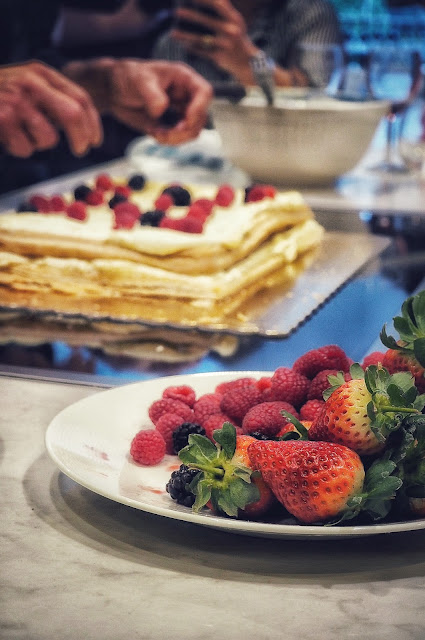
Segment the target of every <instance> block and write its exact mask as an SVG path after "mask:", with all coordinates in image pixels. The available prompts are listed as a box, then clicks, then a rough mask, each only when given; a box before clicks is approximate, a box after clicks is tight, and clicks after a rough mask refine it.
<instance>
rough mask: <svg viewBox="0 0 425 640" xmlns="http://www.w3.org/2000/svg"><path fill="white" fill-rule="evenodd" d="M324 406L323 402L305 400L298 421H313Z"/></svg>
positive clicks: (315, 399)
mask: <svg viewBox="0 0 425 640" xmlns="http://www.w3.org/2000/svg"><path fill="white" fill-rule="evenodd" d="M324 404H325V401H324V400H318V399H317V398H314V399H313V400H307V402H306V403H305V404H303V406H302V407H301V409H300V419H301V421H303V420H308V421H313V420H315V419H316V418H317V416H318V415H319V413H320V412H321V410H322V407H323V405H324Z"/></svg>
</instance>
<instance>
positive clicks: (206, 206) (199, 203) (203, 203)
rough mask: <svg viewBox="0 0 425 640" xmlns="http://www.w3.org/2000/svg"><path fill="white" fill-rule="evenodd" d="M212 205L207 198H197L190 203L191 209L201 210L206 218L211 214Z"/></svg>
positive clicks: (213, 203) (212, 201) (211, 201)
mask: <svg viewBox="0 0 425 640" xmlns="http://www.w3.org/2000/svg"><path fill="white" fill-rule="evenodd" d="M214 205H215V202H214V200H209V199H208V198H197V200H194V201H193V202H192V207H198V208H200V209H202V210H203V211H204V212H205V214H206V215H207V216H209V215H210V213H211V212H212V210H213V208H214Z"/></svg>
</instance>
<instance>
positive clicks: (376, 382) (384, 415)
mask: <svg viewBox="0 0 425 640" xmlns="http://www.w3.org/2000/svg"><path fill="white" fill-rule="evenodd" d="M357 367H358V369H359V370H360V371H362V369H361V367H360V366H359V365H357ZM351 371H353V368H352V369H351ZM364 375H365V378H364V379H363V378H357V379H353V380H349V381H348V382H345V383H344V384H342V385H341V386H339V387H337V388H336V389H335V390H333V392H332V393H331V395H330V397H329V398H328V399H327V400H326V402H325V405H324V406H323V409H322V411H321V413H320V414H319V415H318V417H317V418H316V419H315V421H314V423H313V425H312V427H311V429H310V431H309V437H310V439H311V440H326V441H329V442H336V443H338V444H342V445H345V446H347V447H350V448H351V449H353V450H354V451H357V453H359V454H360V455H371V454H375V453H378V452H379V451H381V450H382V449H383V448H384V446H385V442H386V439H387V437H388V435H389V434H390V433H391V432H392V431H394V430H396V429H397V428H398V427H399V426H400V424H401V420H402V419H403V417H404V416H405V415H406V414H408V413H416V414H417V413H419V411H418V410H417V409H415V408H414V400H415V399H416V395H417V393H416V390H415V389H414V387H413V385H412V384H411V382H409V377H404V376H403V380H400V379H398V380H397V379H396V378H394V376H390V374H389V373H388V371H386V369H379V368H378V367H375V366H371V367H368V369H366V371H365V372H364ZM399 375H400V374H399ZM406 375H407V374H406ZM409 385H410V387H409ZM411 394H413V395H411Z"/></svg>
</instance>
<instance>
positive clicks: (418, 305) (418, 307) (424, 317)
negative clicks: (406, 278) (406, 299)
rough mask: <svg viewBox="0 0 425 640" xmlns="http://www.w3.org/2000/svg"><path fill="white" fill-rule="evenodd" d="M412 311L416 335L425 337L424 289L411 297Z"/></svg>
mask: <svg viewBox="0 0 425 640" xmlns="http://www.w3.org/2000/svg"><path fill="white" fill-rule="evenodd" d="M412 313H413V315H414V317H415V319H416V325H417V327H418V332H417V335H419V336H420V335H422V337H425V291H420V292H419V293H418V294H417V295H416V296H414V297H413V299H412Z"/></svg>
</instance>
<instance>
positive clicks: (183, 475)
mask: <svg viewBox="0 0 425 640" xmlns="http://www.w3.org/2000/svg"><path fill="white" fill-rule="evenodd" d="M198 473H200V471H199V469H190V468H189V467H187V466H186V465H185V464H181V465H180V467H179V468H178V469H176V471H173V473H172V474H171V477H170V479H169V481H168V482H167V484H166V485H165V490H166V492H167V493H169V494H170V498H171V499H172V500H175V501H176V502H177V504H182V505H183V506H184V507H189V508H190V507H191V506H192V505H193V503H194V502H195V495H194V494H193V493H192V491H191V490H190V489H189V485H190V483H191V482H192V480H193V478H194V477H195V476H197V475H198Z"/></svg>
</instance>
